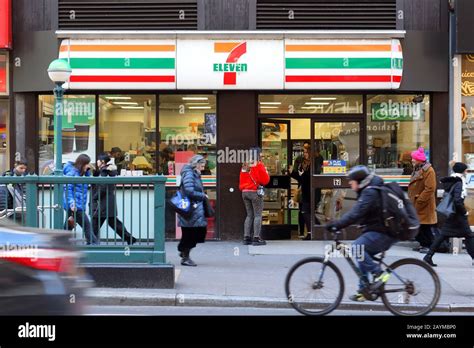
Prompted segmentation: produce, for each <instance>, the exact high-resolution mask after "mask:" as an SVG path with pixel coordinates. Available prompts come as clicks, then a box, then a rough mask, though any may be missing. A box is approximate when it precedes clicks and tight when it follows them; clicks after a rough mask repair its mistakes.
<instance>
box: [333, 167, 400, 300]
mask: <svg viewBox="0 0 474 348" xmlns="http://www.w3.org/2000/svg"><path fill="white" fill-rule="evenodd" d="M348 177H349V183H350V185H351V188H352V190H354V191H355V192H357V203H356V204H355V205H354V206H353V207H352V209H351V210H350V211H349V212H347V213H346V214H344V215H343V217H342V218H341V219H340V220H337V221H333V222H330V223H329V224H327V225H326V228H327V229H328V230H329V231H335V230H340V229H341V228H344V227H347V226H349V225H352V224H359V225H362V226H363V227H364V228H363V234H362V235H361V236H360V237H359V238H357V239H356V240H355V241H354V243H352V247H353V252H354V255H356V260H357V263H358V265H359V268H360V271H361V272H362V274H363V276H362V279H361V281H360V283H359V291H358V292H357V293H356V294H355V295H353V296H351V297H350V299H351V300H353V301H358V302H363V301H365V300H366V298H365V296H364V293H365V290H366V288H365V284H367V283H369V274H370V273H372V275H373V279H374V282H373V284H372V285H371V286H374V287H380V286H381V285H382V284H383V283H385V282H386V281H387V280H388V279H389V277H390V275H389V274H388V273H387V272H382V269H381V268H380V264H378V263H375V262H374V259H373V258H372V257H373V256H374V255H377V254H378V253H381V252H383V251H386V250H388V249H390V247H391V246H392V244H394V243H395V242H396V241H397V240H396V239H395V238H393V237H391V236H390V235H388V233H387V232H388V231H387V229H386V228H385V226H384V224H383V219H382V218H381V216H382V207H381V204H380V193H379V190H377V189H376V188H374V186H382V185H383V179H382V178H380V177H378V176H376V175H374V174H370V172H369V170H368V168H367V167H365V166H356V167H354V168H352V169H351V170H350V171H349V173H348Z"/></svg>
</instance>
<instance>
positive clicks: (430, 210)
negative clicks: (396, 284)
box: [408, 147, 438, 251]
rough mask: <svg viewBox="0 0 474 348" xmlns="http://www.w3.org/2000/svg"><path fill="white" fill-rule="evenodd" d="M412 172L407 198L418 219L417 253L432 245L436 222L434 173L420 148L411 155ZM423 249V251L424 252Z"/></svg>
mask: <svg viewBox="0 0 474 348" xmlns="http://www.w3.org/2000/svg"><path fill="white" fill-rule="evenodd" d="M411 158H412V161H413V166H414V171H413V174H412V176H411V179H410V183H409V184H408V196H409V197H410V200H411V202H412V203H413V205H414V206H415V209H416V212H417V214H418V217H419V219H420V232H419V233H418V235H417V237H416V240H417V241H418V242H419V243H420V247H419V248H416V250H418V251H423V248H426V249H427V248H429V247H430V245H431V244H432V243H433V239H434V238H433V230H432V228H433V227H435V226H436V223H437V222H438V217H437V215H436V196H435V192H436V173H435V171H434V169H433V167H432V166H431V163H429V162H428V161H427V159H426V155H425V150H424V149H423V148H422V147H420V148H419V149H418V150H416V151H413V152H412V153H411ZM426 249H425V250H426Z"/></svg>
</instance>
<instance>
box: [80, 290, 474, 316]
mask: <svg viewBox="0 0 474 348" xmlns="http://www.w3.org/2000/svg"><path fill="white" fill-rule="evenodd" d="M86 300H87V301H88V302H89V303H90V304H91V305H101V306H180V307H254V308H292V307H291V306H290V304H289V303H288V301H287V300H286V299H284V298H283V299H280V298H274V297H273V298H272V297H247V296H217V295H203V294H149V295H147V296H143V295H135V294H117V293H113V294H112V293H108V294H107V293H103V292H102V293H101V291H99V292H97V293H95V292H94V291H90V292H89V293H88V294H87V295H86ZM338 309H343V310H367V311H388V309H386V307H385V306H384V304H383V303H381V302H366V303H357V302H351V301H343V302H341V304H340V305H339V307H338ZM433 311H434V312H462V313H474V305H473V304H438V305H437V306H436V308H435V309H434V310H433Z"/></svg>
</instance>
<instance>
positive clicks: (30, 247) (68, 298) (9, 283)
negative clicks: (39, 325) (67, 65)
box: [0, 220, 93, 315]
mask: <svg viewBox="0 0 474 348" xmlns="http://www.w3.org/2000/svg"><path fill="white" fill-rule="evenodd" d="M71 237H72V235H71V234H70V233H67V232H64V231H55V230H47V229H38V228H28V227H20V226H17V225H15V224H14V223H8V222H7V223H5V220H3V221H2V222H1V223H0V315H79V314H82V313H83V308H84V303H83V293H84V291H85V289H86V288H88V287H90V286H92V285H93V282H92V281H91V280H90V278H89V277H88V276H87V275H86V273H85V272H84V271H83V270H82V269H81V268H80V267H79V259H80V255H81V254H80V252H79V251H78V250H77V249H76V248H75V246H74V243H73V241H72V239H71Z"/></svg>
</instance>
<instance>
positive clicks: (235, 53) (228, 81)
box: [213, 41, 247, 86]
mask: <svg viewBox="0 0 474 348" xmlns="http://www.w3.org/2000/svg"><path fill="white" fill-rule="evenodd" d="M214 52H215V53H222V54H223V56H224V57H225V63H214V65H213V71H214V72H223V73H224V74H223V75H224V85H227V86H228V85H236V84H237V73H238V72H247V64H246V63H238V61H239V59H240V57H242V56H243V55H244V54H245V53H247V42H245V41H244V42H215V43H214Z"/></svg>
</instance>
